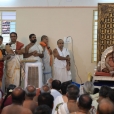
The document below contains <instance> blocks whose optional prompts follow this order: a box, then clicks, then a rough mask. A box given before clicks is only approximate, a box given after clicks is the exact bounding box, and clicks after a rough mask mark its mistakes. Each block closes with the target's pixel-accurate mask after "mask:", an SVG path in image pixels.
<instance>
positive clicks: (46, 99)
mask: <svg viewBox="0 0 114 114" xmlns="http://www.w3.org/2000/svg"><path fill="white" fill-rule="evenodd" d="M53 101H54V98H53V96H52V95H51V94H50V93H42V94H40V95H39V97H38V106H40V105H48V106H49V107H50V108H51V109H53Z"/></svg>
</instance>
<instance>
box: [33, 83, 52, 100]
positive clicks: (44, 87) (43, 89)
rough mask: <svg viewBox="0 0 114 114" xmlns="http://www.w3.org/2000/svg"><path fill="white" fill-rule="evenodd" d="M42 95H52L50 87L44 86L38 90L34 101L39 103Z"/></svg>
mask: <svg viewBox="0 0 114 114" xmlns="http://www.w3.org/2000/svg"><path fill="white" fill-rule="evenodd" d="M41 93H51V91H50V88H49V86H48V85H43V86H42V87H41V88H38V89H37V90H36V96H35V97H34V99H33V100H34V101H37V99H38V96H39V95H40V94H41Z"/></svg>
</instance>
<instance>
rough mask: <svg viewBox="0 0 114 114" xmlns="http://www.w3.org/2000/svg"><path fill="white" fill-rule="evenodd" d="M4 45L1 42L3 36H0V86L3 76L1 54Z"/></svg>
mask: <svg viewBox="0 0 114 114" xmlns="http://www.w3.org/2000/svg"><path fill="white" fill-rule="evenodd" d="M4 49H5V46H4V44H3V37H2V36H0V87H1V85H2V77H3V68H4V60H3V54H2V52H3V51H4Z"/></svg>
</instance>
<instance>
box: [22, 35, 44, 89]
mask: <svg viewBox="0 0 114 114" xmlns="http://www.w3.org/2000/svg"><path fill="white" fill-rule="evenodd" d="M29 40H30V43H29V44H28V45H27V46H26V47H25V54H24V58H25V60H26V61H28V62H34V63H35V64H36V66H34V65H33V64H34V63H33V64H32V63H31V66H29V67H28V68H27V69H26V71H25V72H26V74H27V75H26V77H25V81H26V82H27V85H28V84H31V85H34V86H36V87H40V86H42V71H41V70H42V68H43V64H42V58H43V56H44V55H43V49H42V46H41V45H39V44H38V43H37V40H36V35H35V34H30V35H29ZM38 64H40V66H41V69H40V67H39V66H38ZM25 67H26V64H25ZM40 72H41V74H40Z"/></svg>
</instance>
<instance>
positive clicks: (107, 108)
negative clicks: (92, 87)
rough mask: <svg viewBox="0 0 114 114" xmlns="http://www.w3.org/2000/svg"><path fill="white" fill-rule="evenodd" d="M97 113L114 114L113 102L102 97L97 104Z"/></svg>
mask: <svg viewBox="0 0 114 114" xmlns="http://www.w3.org/2000/svg"><path fill="white" fill-rule="evenodd" d="M97 114H114V104H113V103H112V102H111V101H110V100H108V99H103V100H102V101H101V102H100V103H99V105H98V108H97Z"/></svg>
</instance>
